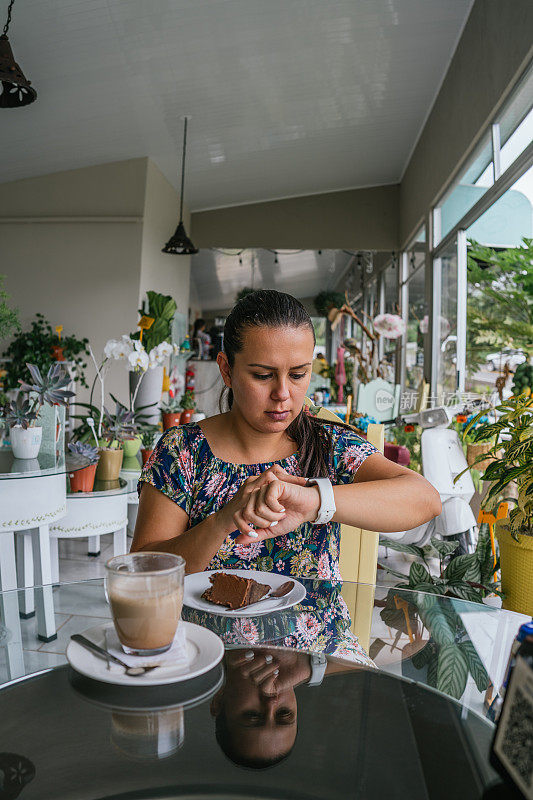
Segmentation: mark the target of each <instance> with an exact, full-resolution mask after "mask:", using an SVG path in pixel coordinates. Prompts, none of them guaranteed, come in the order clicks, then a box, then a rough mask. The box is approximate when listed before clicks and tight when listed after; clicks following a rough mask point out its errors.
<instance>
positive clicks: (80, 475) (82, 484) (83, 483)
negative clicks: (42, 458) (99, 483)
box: [68, 464, 98, 492]
mask: <svg viewBox="0 0 533 800" xmlns="http://www.w3.org/2000/svg"><path fill="white" fill-rule="evenodd" d="M97 466H98V464H89V466H88V467H84V468H83V469H77V470H76V471H75V472H69V474H68V477H69V481H70V491H71V492H92V490H93V486H94V479H95V475H96V467H97Z"/></svg>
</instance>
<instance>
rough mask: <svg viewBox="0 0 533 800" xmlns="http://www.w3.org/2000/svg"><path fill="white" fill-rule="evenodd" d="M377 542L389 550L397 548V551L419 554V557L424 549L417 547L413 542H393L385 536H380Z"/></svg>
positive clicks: (413, 554) (422, 554)
mask: <svg viewBox="0 0 533 800" xmlns="http://www.w3.org/2000/svg"><path fill="white" fill-rule="evenodd" d="M379 543H380V544H381V545H382V546H383V547H388V548H389V550H397V551H398V552H399V553H409V554H410V555H412V556H420V558H423V557H424V551H423V549H422V548H421V547H417V546H416V545H415V544H402V543H401V542H395V541H393V540H392V539H387V537H386V536H383V537H381V539H380V540H379Z"/></svg>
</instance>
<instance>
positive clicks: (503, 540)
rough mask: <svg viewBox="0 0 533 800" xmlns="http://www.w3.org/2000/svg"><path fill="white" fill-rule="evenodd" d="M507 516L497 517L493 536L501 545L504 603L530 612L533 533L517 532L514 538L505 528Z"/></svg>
mask: <svg viewBox="0 0 533 800" xmlns="http://www.w3.org/2000/svg"><path fill="white" fill-rule="evenodd" d="M508 523H509V520H507V519H502V520H497V522H496V525H495V531H496V538H497V539H498V544H499V546H500V563H501V568H502V591H503V593H504V594H505V598H504V601H503V607H504V608H507V609H509V610H510V611H518V612H519V613H520V614H527V615H528V616H530V617H531V616H533V536H522V535H520V534H518V539H519V541H518V542H517V541H516V540H515V539H513V537H512V536H511V533H510V531H509V529H508V527H507V526H508Z"/></svg>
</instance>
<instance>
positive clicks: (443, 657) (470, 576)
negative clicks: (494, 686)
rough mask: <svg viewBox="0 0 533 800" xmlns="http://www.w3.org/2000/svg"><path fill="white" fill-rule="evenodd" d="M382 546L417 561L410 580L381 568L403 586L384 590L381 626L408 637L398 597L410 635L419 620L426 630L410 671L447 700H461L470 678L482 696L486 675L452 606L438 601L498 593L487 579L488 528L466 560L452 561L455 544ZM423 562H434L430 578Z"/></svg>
mask: <svg viewBox="0 0 533 800" xmlns="http://www.w3.org/2000/svg"><path fill="white" fill-rule="evenodd" d="M381 544H383V545H385V546H386V547H388V548H390V549H391V550H398V551H399V552H402V553H409V554H410V555H413V556H414V557H415V559H416V560H415V561H413V562H412V564H411V567H410V570H409V575H405V574H404V573H402V572H399V571H397V570H394V569H391V568H390V567H388V566H387V565H385V564H380V567H382V568H383V569H384V570H386V571H387V572H389V573H391V574H392V575H394V576H395V577H397V578H400V579H401V580H402V581H403V582H402V583H400V584H398V586H397V587H395V588H394V589H391V590H390V591H389V593H388V595H387V599H386V602H385V606H384V608H383V610H382V611H381V618H382V619H383V621H384V622H385V623H386V624H387V625H389V626H390V627H392V628H395V629H397V630H400V631H401V632H404V633H407V632H408V628H407V623H406V620H405V616H404V614H403V612H402V611H401V609H399V608H398V603H397V600H396V599H395V598H401V599H403V600H405V601H406V603H407V606H408V613H409V617H411V619H410V627H411V630H416V625H417V621H418V618H419V619H420V621H421V623H422V625H423V626H424V627H425V628H426V629H427V630H428V631H429V634H430V638H429V641H428V642H427V643H426V645H425V646H424V647H423V649H421V650H420V651H419V652H418V653H416V654H415V655H414V656H413V657H412V662H413V665H414V666H415V668H416V669H423V668H427V681H428V683H429V684H430V685H431V686H434V687H435V688H437V689H439V690H440V691H442V692H446V694H450V695H451V696H452V697H456V698H459V697H461V695H462V694H463V692H464V689H465V686H466V681H467V679H468V674H469V673H470V674H471V675H472V677H473V678H474V681H475V683H476V686H477V688H478V689H479V690H480V691H484V690H485V689H486V688H487V687H488V685H489V677H488V675H487V672H486V670H485V668H484V666H483V664H482V663H481V660H480V658H479V656H478V654H477V652H476V650H475V648H474V646H473V644H472V642H471V641H470V638H469V636H468V633H467V631H466V629H465V627H464V624H463V622H462V619H461V617H460V615H459V614H458V613H457V610H456V604H454V603H451V602H450V601H449V600H444V598H443V597H442V596H444V595H446V596H447V597H455V598H458V599H460V600H469V601H472V602H476V603H482V602H483V597H484V596H485V595H487V594H489V593H496V594H500V591H499V584H497V583H494V582H493V580H492V578H493V574H494V572H495V571H496V570H497V569H498V564H497V563H496V564H495V563H494V558H493V555H492V550H491V544H490V535H489V531H488V526H487V525H483V526H481V528H480V532H479V536H478V541H477V546H476V550H475V552H474V553H469V554H468V555H462V556H456V557H453V553H454V551H455V550H456V549H457V547H458V542H455V541H449V540H440V539H435V538H432V539H431V544H430V545H426V546H425V547H423V548H422V547H418V546H416V545H408V544H401V543H400V542H394V541H391V540H388V539H383V540H382V541H381ZM428 558H438V559H439V574H438V575H432V573H431V571H430V567H429V565H428V562H427V559H428ZM402 590H403V592H402ZM438 595H441V597H438Z"/></svg>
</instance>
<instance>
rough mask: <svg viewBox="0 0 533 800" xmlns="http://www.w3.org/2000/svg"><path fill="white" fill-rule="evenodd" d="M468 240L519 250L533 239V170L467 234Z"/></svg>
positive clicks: (469, 229)
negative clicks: (527, 240)
mask: <svg viewBox="0 0 533 800" xmlns="http://www.w3.org/2000/svg"><path fill="white" fill-rule="evenodd" d="M466 233H467V238H468V239H474V240H475V241H477V242H480V243H481V244H485V245H489V246H490V247H519V246H520V244H521V242H522V239H523V238H524V237H525V236H526V237H528V238H530V237H531V236H532V235H533V167H531V168H530V169H529V170H528V171H527V172H526V173H525V174H524V175H522V177H521V178H519V179H518V180H517V181H516V183H515V184H514V185H513V186H512V187H511V188H510V189H509V190H508V191H507V192H505V194H504V195H503V196H502V197H500V198H499V200H496V202H495V203H494V204H493V205H492V206H491V207H490V208H489V209H488V210H487V211H485V213H484V214H483V215H482V216H481V217H479V219H477V220H476V221H475V222H474V224H473V225H471V226H470V228H468V230H467V232H466Z"/></svg>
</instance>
